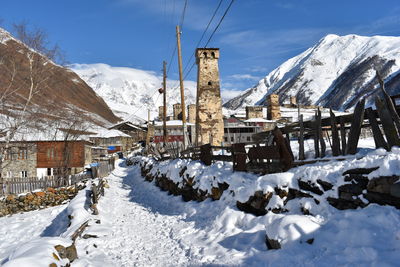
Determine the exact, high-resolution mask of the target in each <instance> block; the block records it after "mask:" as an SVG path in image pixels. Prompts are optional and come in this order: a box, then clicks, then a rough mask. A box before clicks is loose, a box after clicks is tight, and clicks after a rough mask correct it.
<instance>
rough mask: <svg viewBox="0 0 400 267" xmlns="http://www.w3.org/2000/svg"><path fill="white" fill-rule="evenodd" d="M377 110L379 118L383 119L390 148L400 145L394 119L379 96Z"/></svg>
mask: <svg viewBox="0 0 400 267" xmlns="http://www.w3.org/2000/svg"><path fill="white" fill-rule="evenodd" d="M375 105H376V110H377V111H378V114H379V118H380V119H381V123H382V128H383V131H384V132H385V135H386V140H387V142H388V145H389V148H392V147H393V146H400V139H399V135H398V133H397V130H396V127H395V126H394V123H393V119H392V117H391V115H390V112H389V110H388V108H387V107H386V106H385V105H384V104H383V102H382V100H381V99H380V98H379V97H376V98H375Z"/></svg>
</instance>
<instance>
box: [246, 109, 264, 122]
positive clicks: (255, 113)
mask: <svg viewBox="0 0 400 267" xmlns="http://www.w3.org/2000/svg"><path fill="white" fill-rule="evenodd" d="M263 117H264V114H263V107H262V106H247V107H246V119H247V120H248V119H260V118H263Z"/></svg>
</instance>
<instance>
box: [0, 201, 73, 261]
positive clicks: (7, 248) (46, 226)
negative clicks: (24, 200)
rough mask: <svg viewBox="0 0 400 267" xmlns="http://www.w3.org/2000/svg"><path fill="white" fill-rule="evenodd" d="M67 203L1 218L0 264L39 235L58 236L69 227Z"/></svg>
mask: <svg viewBox="0 0 400 267" xmlns="http://www.w3.org/2000/svg"><path fill="white" fill-rule="evenodd" d="M66 206H67V204H64V205H61V206H57V207H51V208H46V209H43V210H36V211H31V212H25V213H21V214H15V215H12V216H6V217H1V218H0V265H1V263H2V261H3V260H4V258H5V257H7V256H8V255H9V254H10V252H11V251H13V250H14V249H15V248H16V247H17V246H19V245H21V244H23V243H26V242H28V241H31V240H34V239H36V238H38V237H46V236H49V237H51V236H58V235H60V234H61V233H62V232H63V231H65V230H66V228H67V226H68V225H67V223H68V220H67V219H66V218H67V214H66V210H65V208H66Z"/></svg>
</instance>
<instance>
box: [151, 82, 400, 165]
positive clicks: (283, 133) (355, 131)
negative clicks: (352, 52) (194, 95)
mask: <svg viewBox="0 0 400 267" xmlns="http://www.w3.org/2000/svg"><path fill="white" fill-rule="evenodd" d="M380 86H381V92H382V95H383V98H381V97H375V105H376V107H377V109H376V110H373V109H372V108H367V109H365V102H366V100H365V98H364V99H362V100H361V101H360V102H359V103H357V105H356V107H355V109H354V113H353V114H348V115H343V116H335V114H334V113H333V111H332V110H330V117H328V118H322V116H321V111H320V110H319V109H318V110H317V111H316V113H315V118H314V120H311V121H303V116H302V115H300V116H299V121H298V122H296V123H292V124H289V125H286V126H284V127H281V128H275V129H274V130H272V131H268V132H263V133H258V134H255V135H253V139H254V140H255V142H254V143H252V144H248V143H247V144H244V143H238V144H232V146H230V147H221V146H211V145H210V144H206V145H203V146H199V147H191V148H188V149H186V150H184V151H181V152H180V153H179V150H178V148H177V147H172V149H171V148H170V149H168V148H166V149H165V150H164V151H162V152H158V156H159V159H161V160H163V159H167V158H178V157H181V158H190V159H193V160H201V161H202V162H203V163H204V164H206V165H211V163H212V162H213V161H229V162H233V170H235V171H251V172H257V173H273V172H280V171H286V170H288V169H290V168H291V167H293V166H296V165H303V164H307V163H314V162H316V161H320V160H321V161H325V160H326V159H323V158H324V157H325V156H326V148H327V144H326V140H327V141H328V143H329V145H330V147H331V149H332V155H333V156H340V155H353V154H356V153H357V147H358V142H359V139H360V133H361V129H362V128H369V129H370V130H371V132H372V136H373V138H374V141H375V146H376V148H384V149H386V150H390V149H391V148H392V147H393V146H400V134H399V133H400V118H399V112H400V106H396V104H395V103H396V102H395V98H396V99H400V96H396V97H390V96H389V95H388V94H387V93H386V91H385V89H384V84H383V82H382V81H381V82H380ZM293 137H297V138H298V142H299V155H298V157H297V159H295V157H294V155H293V152H292V149H291V146H290V140H291V139H293ZM307 138H312V139H313V140H314V158H315V159H316V160H309V161H305V151H304V140H305V139H307ZM216 151H218V152H216ZM156 152H157V151H156ZM155 154H157V153H155ZM338 159H339V160H340V158H338Z"/></svg>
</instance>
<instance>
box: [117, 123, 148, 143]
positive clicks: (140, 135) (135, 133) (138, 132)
mask: <svg viewBox="0 0 400 267" xmlns="http://www.w3.org/2000/svg"><path fill="white" fill-rule="evenodd" d="M109 130H119V131H121V132H123V133H125V134H127V135H129V136H130V137H132V142H136V143H137V142H141V141H144V140H146V133H147V129H146V128H144V127H142V126H139V125H136V124H134V123H131V122H129V121H123V122H120V123H117V124H115V125H113V126H112V127H110V128H109Z"/></svg>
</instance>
